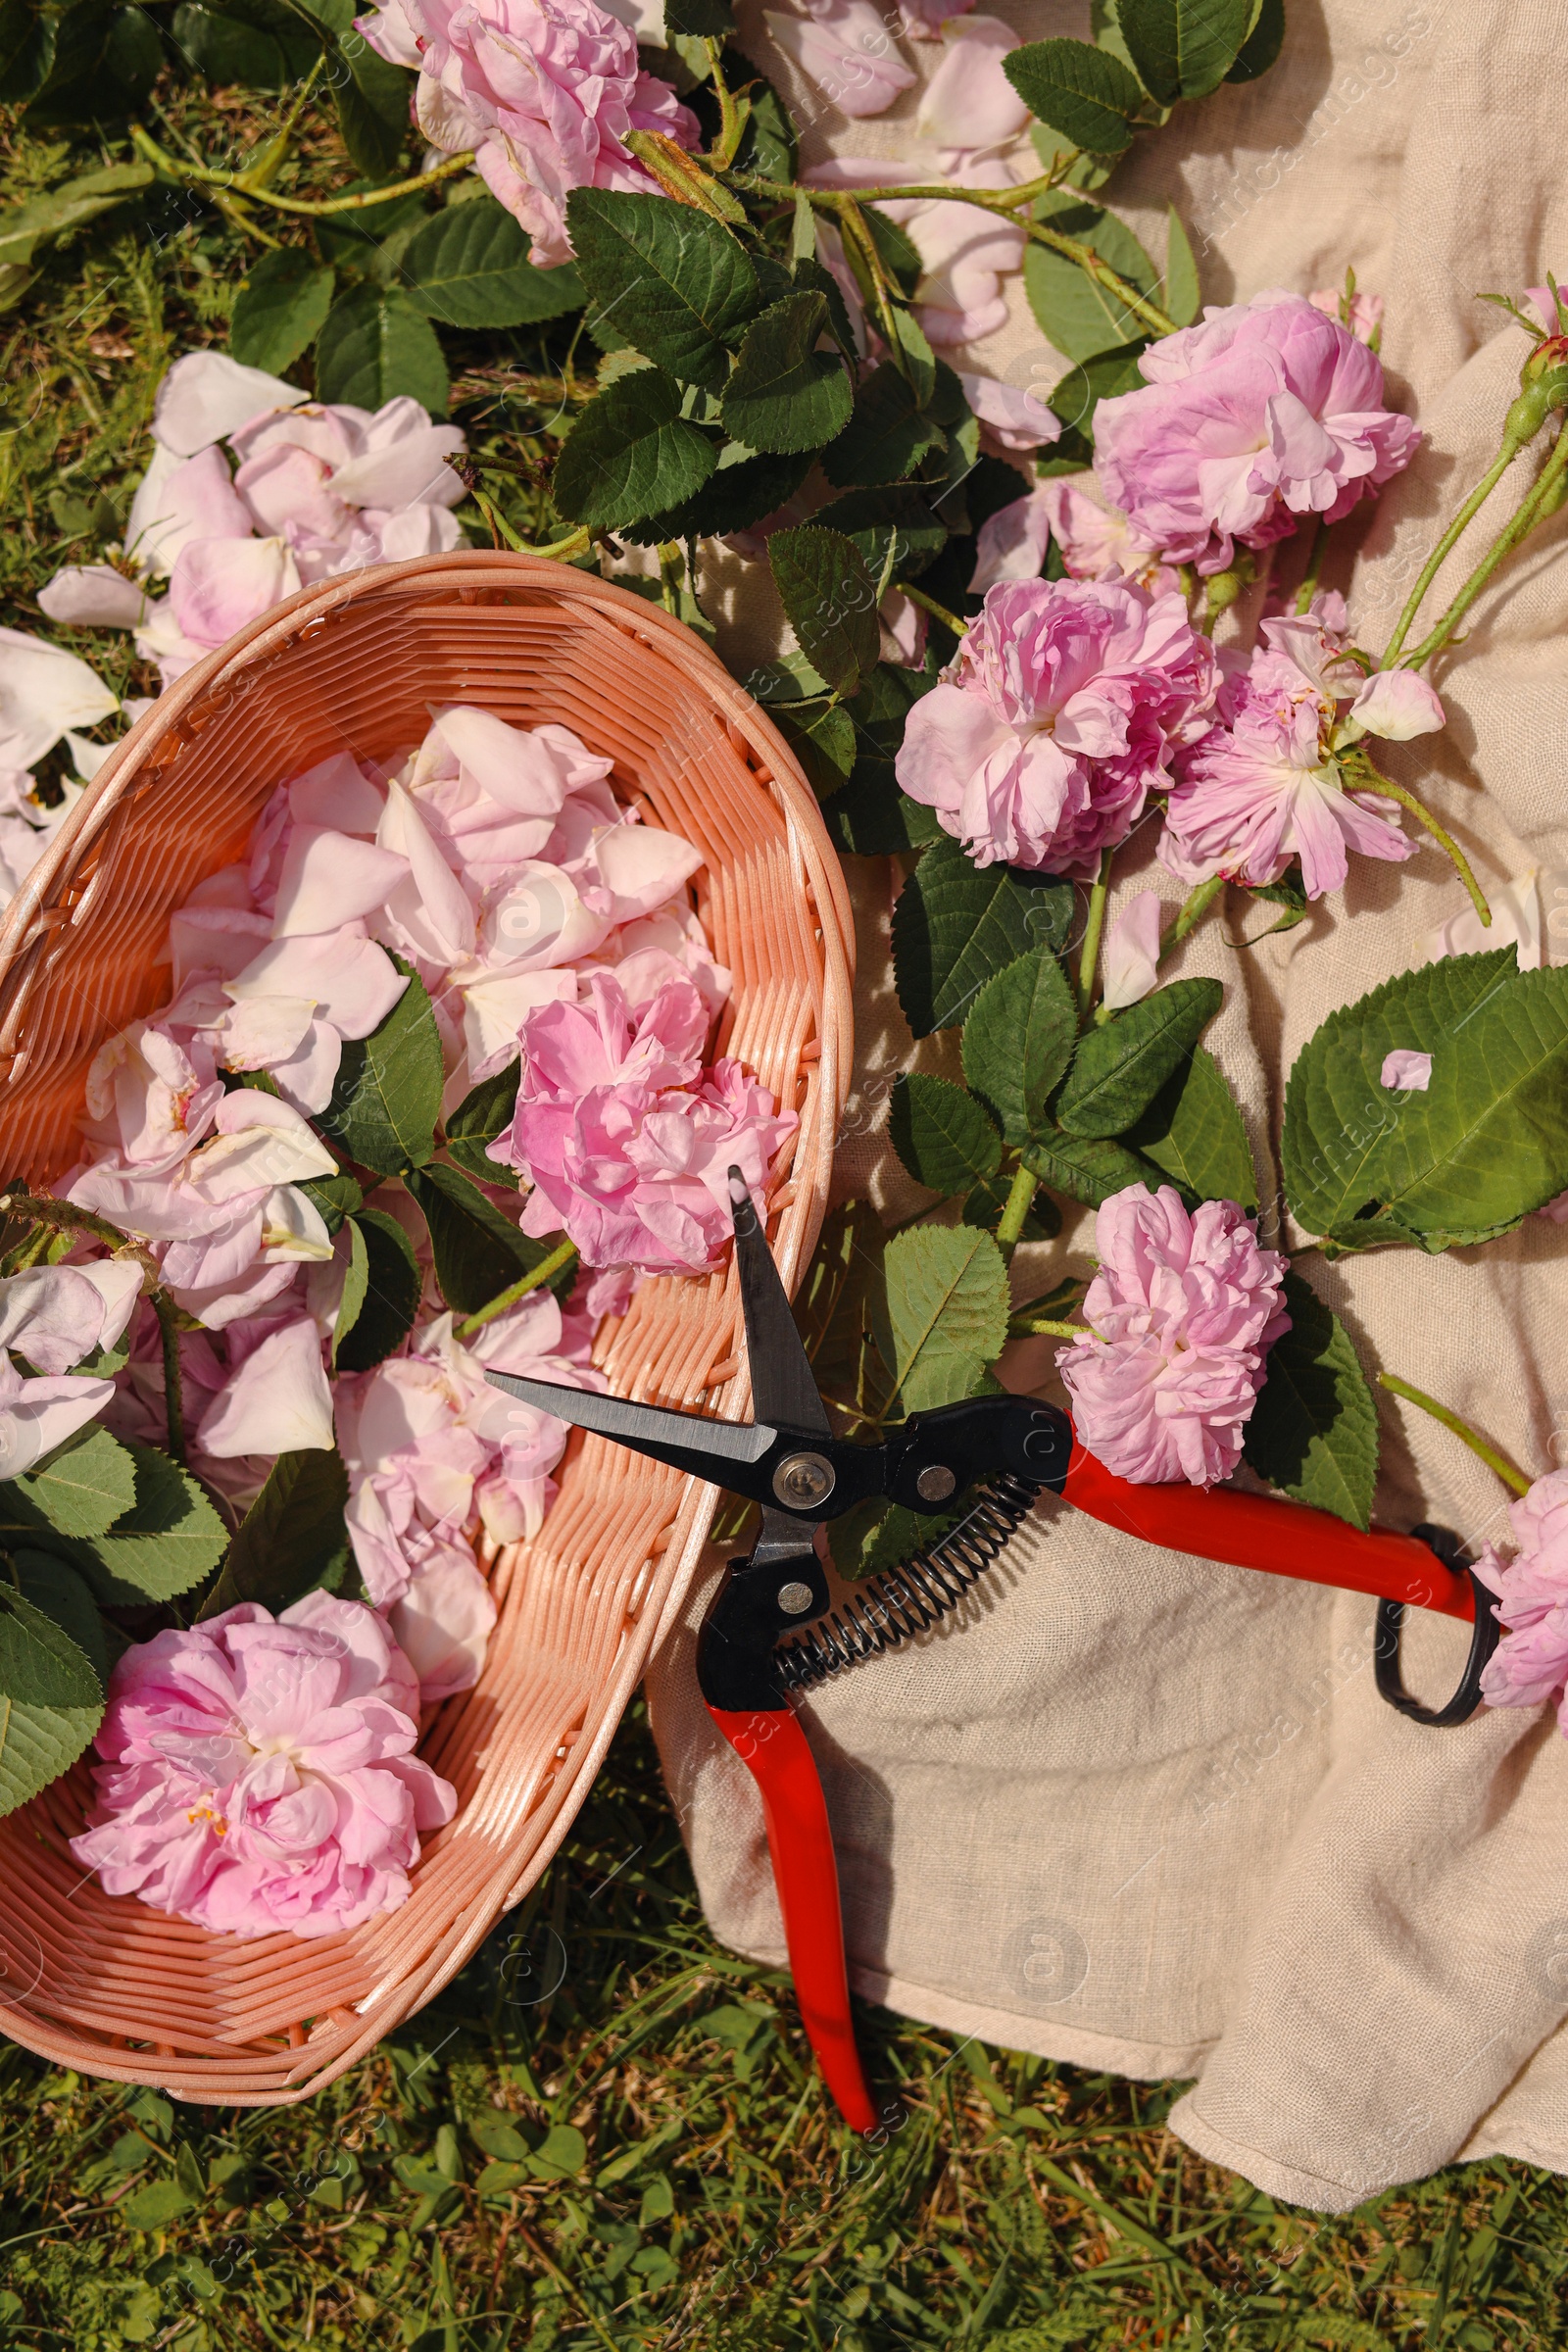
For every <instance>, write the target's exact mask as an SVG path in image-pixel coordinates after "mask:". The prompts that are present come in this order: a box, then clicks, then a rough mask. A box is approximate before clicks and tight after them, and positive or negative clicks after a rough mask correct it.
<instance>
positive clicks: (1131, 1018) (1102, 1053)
mask: <svg viewBox="0 0 1568 2352" xmlns="http://www.w3.org/2000/svg"><path fill="white" fill-rule="evenodd" d="M1224 994H1225V992H1224V990H1223V989H1222V988H1221V986H1220V984H1219V982H1218V981H1217V980H1173V981H1172V982H1171V983H1170V985H1169V986H1168V987H1167V988H1161V989H1158V990H1156V991H1155V993H1154V995H1153V996H1152V997H1145V999H1144V1001H1143V1003H1142V1004H1141V1005H1129V1006H1128V1007H1127V1009H1126V1011H1125V1012H1118V1013H1117V1014H1116V1015H1115V1016H1114V1017H1113V1018H1112V1019H1111V1020H1108V1021H1106V1022H1105V1023H1103V1026H1100V1027H1097V1028H1094V1029H1091V1030H1090V1031H1089V1033H1088V1034H1087V1036H1086V1037H1085V1038H1084V1040H1083V1042H1082V1044H1081V1045H1080V1046H1079V1048H1078V1054H1077V1058H1076V1059H1075V1061H1074V1063H1073V1067H1072V1075H1071V1077H1070V1078H1069V1079H1068V1081H1067V1083H1066V1086H1065V1087H1064V1088H1063V1089H1062V1096H1061V1101H1060V1103H1058V1105H1057V1113H1056V1115H1057V1117H1058V1118H1059V1120H1060V1122H1061V1124H1062V1126H1063V1127H1064V1128H1065V1129H1066V1130H1067V1132H1068V1134H1069V1135H1081V1136H1097V1137H1099V1136H1112V1135H1121V1134H1122V1133H1124V1132H1125V1130H1126V1129H1127V1128H1129V1127H1130V1126H1131V1125H1132V1124H1133V1121H1134V1120H1135V1119H1137V1118H1139V1117H1140V1116H1141V1115H1142V1113H1143V1112H1144V1111H1146V1110H1147V1109H1148V1108H1149V1105H1150V1103H1152V1101H1153V1099H1154V1097H1155V1096H1156V1095H1157V1094H1158V1092H1159V1090H1160V1088H1161V1087H1162V1086H1163V1085H1164V1084H1165V1081H1166V1079H1167V1078H1169V1077H1171V1076H1172V1074H1173V1073H1174V1072H1175V1071H1176V1070H1178V1069H1179V1068H1180V1067H1181V1065H1182V1063H1183V1062H1184V1061H1185V1060H1186V1058H1187V1056H1188V1054H1190V1053H1191V1052H1192V1050H1193V1048H1194V1046H1196V1045H1197V1043H1198V1040H1199V1038H1200V1036H1201V1034H1202V1031H1203V1029H1204V1027H1205V1026H1206V1025H1207V1023H1208V1022H1209V1021H1211V1020H1212V1019H1213V1017H1214V1015H1215V1013H1216V1012H1218V1010H1219V1008H1220V1004H1221V1001H1222V999H1223V997H1224Z"/></svg>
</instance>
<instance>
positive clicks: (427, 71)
mask: <svg viewBox="0 0 1568 2352" xmlns="http://www.w3.org/2000/svg"><path fill="white" fill-rule="evenodd" d="M357 25H358V29H359V30H360V31H361V32H362V33H363V34H364V35H365V37H366V39H367V40H368V42H369V44H370V47H371V48H372V49H375V50H378V51H379V52H380V54H381V56H383V57H386V58H390V59H391V60H392V62H393V64H394V65H403V66H416V67H417V69H418V74H419V78H418V81H417V84H416V85H415V111H416V114H417V119H418V123H419V128H420V129H421V130H422V131H423V133H424V135H425V137H426V138H427V139H428V140H429V142H430V144H431V146H432V147H436V148H439V149H440V150H441V151H442V152H443V153H445V154H448V155H456V154H461V153H462V152H463V151H464V149H466V148H469V147H472V148H476V149H477V150H478V156H477V160H476V162H475V164H474V170H475V171H476V172H478V173H479V174H480V176H481V177H482V179H483V180H484V182H485V185H486V186H487V187H488V188H489V190H490V193H491V194H492V195H493V196H494V197H495V198H496V199H497V201H498V202H499V203H501V204H504V205H505V206H506V208H507V210H508V212H509V213H512V214H513V215H514V216H515V218H516V219H517V220H518V221H521V223H522V225H523V227H524V228H525V229H526V230H527V231H528V234H529V237H530V239H531V240H532V250H531V255H530V259H531V260H532V261H533V262H534V263H535V264H536V266H537V267H538V268H539V269H541V270H550V269H554V268H555V267H557V265H558V264H560V263H562V262H564V261H569V260H570V258H571V246H570V243H569V242H568V240H567V236H566V198H567V197H568V196H569V195H570V193H571V191H572V189H573V188H625V189H628V190H630V191H631V192H632V193H634V194H642V195H658V194H660V193H662V191H661V189H660V186H659V182H658V181H657V180H656V179H654V178H653V177H652V176H651V174H650V173H648V172H645V171H644V170H643V168H642V166H641V164H639V163H638V162H637V160H636V158H635V157H634V156H633V155H632V153H631V150H630V149H629V148H628V147H627V146H626V144H625V137H626V133H627V131H628V130H654V131H661V132H662V133H663V135H664V136H665V137H666V138H669V139H673V140H674V141H675V143H676V144H677V145H678V146H681V147H696V146H697V145H698V144H699V142H700V139H701V136H702V134H701V131H700V129H699V126H698V123H697V118H696V116H695V115H694V114H693V113H692V112H691V110H690V108H689V107H684V106H682V105H681V103H680V101H679V99H678V98H677V97H676V96H675V93H674V91H673V90H672V89H671V87H670V85H669V83H668V82H667V81H661V80H660V79H659V77H658V76H657V75H656V74H653V73H643V71H642V70H641V68H640V67H639V65H638V63H637V39H636V35H635V33H634V32H633V31H632V30H631V28H630V26H629V25H622V24H620V23H618V22H617V20H616V19H615V18H614V17H612V16H608V15H607V14H606V13H605V11H604V10H603V9H602V8H599V7H596V6H595V4H594V0H386V5H384V6H382V7H379V8H375V9H372V10H371V12H370V14H369V15H368V16H365V17H361V18H359V19H358V20H357Z"/></svg>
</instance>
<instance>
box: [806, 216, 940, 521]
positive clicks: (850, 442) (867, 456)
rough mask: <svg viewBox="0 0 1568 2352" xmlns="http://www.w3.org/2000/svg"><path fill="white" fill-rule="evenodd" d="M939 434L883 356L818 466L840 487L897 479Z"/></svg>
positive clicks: (932, 446) (933, 446)
mask: <svg viewBox="0 0 1568 2352" xmlns="http://www.w3.org/2000/svg"><path fill="white" fill-rule="evenodd" d="M866 218H867V219H868V220H869V218H870V215H869V214H867V215H866ZM942 439H943V432H942V427H941V425H940V424H939V423H938V422H937V420H936V418H935V417H934V416H933V415H932V414H931V412H930V410H929V409H927V408H925V407H923V406H922V405H921V403H920V400H919V398H918V396H917V394H916V392H915V389H914V387H913V385H912V384H911V383H910V382H909V380H908V378H907V376H905V375H903V374H901V373H900V371H899V369H898V368H895V367H894V365H893V363H892V361H891V360H885V361H884V362H883V363H882V366H881V367H880V368H876V369H875V370H874V371H873V372H872V373H871V374H870V375H868V376H867V378H866V380H865V382H864V383H863V384H862V385H861V386H860V388H859V390H858V392H857V394H856V395H855V413H854V415H853V416H852V417H850V420H849V422H848V423H847V424H846V425H845V428H844V430H843V431H842V432H841V433H840V434H839V437H838V439H837V440H836V441H835V442H834V443H833V445H832V447H831V448H829V449H825V450H824V451H823V453H822V470H823V472H824V473H825V474H826V475H827V478H828V480H829V481H830V482H832V483H833V484H834V486H835V487H836V488H838V489H841V490H847V489H848V488H850V486H851V485H852V484H866V485H871V486H875V485H879V484H881V483H884V482H902V481H903V480H905V479H906V477H907V475H909V474H911V473H913V471H914V469H915V467H916V466H918V465H919V464H920V462H921V460H922V459H923V458H924V457H925V456H926V455H927V454H928V453H929V452H930V451H931V450H933V449H937V448H940V446H941V444H942Z"/></svg>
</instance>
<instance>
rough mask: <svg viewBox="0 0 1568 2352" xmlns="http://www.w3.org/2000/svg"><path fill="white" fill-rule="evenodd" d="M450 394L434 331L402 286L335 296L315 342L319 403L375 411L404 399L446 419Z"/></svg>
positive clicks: (355, 289)
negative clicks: (401, 396) (389, 402)
mask: <svg viewBox="0 0 1568 2352" xmlns="http://www.w3.org/2000/svg"><path fill="white" fill-rule="evenodd" d="M448 389H449V387H448V383H447V364H446V361H445V360H444V359H443V358H442V357H441V346H440V344H439V343H438V342H437V341H436V337H435V329H434V328H433V327H432V326H431V324H430V321H429V319H426V317H425V316H424V314H423V312H422V311H419V310H417V309H416V308H415V306H414V304H413V303H412V302H411V301H410V299H409V297H408V295H407V294H405V293H404V291H403V289H402V287H401V286H377V285H372V284H370V283H368V282H366V283H364V284H361V285H357V286H351V287H350V288H349V290H348V292H347V293H346V294H341V295H339V297H338V299H337V301H336V302H334V303H333V305H332V308H331V309H330V310H329V311H328V312H327V315H326V319H325V323H324V324H323V325H322V328H321V331H320V334H319V337H318V338H317V345H316V392H317V398H318V399H319V400H323V401H343V402H347V403H349V404H350V405H351V406H353V407H355V408H361V409H379V408H381V407H383V406H384V405H385V403H386V402H387V401H389V400H394V399H396V398H397V396H398V395H399V394H400V393H407V394H408V396H409V398H410V399H411V400H417V401H418V403H419V405H420V406H421V408H425V409H428V410H429V412H430V415H431V416H432V417H444V416H445V415H446V412H447V393H448Z"/></svg>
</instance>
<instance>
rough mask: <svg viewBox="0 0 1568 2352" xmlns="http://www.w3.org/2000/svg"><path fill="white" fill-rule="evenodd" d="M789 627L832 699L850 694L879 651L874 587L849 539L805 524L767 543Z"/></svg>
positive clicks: (865, 673)
mask: <svg viewBox="0 0 1568 2352" xmlns="http://www.w3.org/2000/svg"><path fill="white" fill-rule="evenodd" d="M767 557H768V562H769V564H771V565H772V569H773V580H774V584H775V586H776V587H777V589H778V592H779V597H780V599H781V601H782V603H783V606H784V611H785V613H787V614H788V616H789V621H790V626H791V627H792V628H793V629H794V631H795V634H796V636H797V637H798V638H799V639H800V642H801V650H802V651H803V653H805V655H806V657H807V659H808V660H809V662H812V663H814V665H815V667H816V668H817V669H818V670H819V671H820V672H821V674H822V677H823V678H824V680H825V681H826V683H827V684H828V685H829V686H831V687H832V688H833V690H834V692H835V693H837V694H854V693H855V691H856V689H857V688H858V685H859V683H860V680H861V679H862V678H863V677H865V676H866V675H867V674H868V673H869V672H870V671H871V670H873V669H875V667H876V664H877V657H878V654H879V652H880V649H881V631H880V628H879V625H878V622H877V616H876V582H875V581H874V580H873V579H872V577H871V574H870V573H869V571H868V570H867V569H866V566H865V559H864V557H863V556H862V555H861V553H860V551H859V549H858V547H857V546H856V544H855V542H854V541H853V539H846V538H845V537H844V535H843V533H842V532H840V531H825V530H823V529H822V528H821V526H820V524H817V523H808V524H806V525H805V526H804V527H803V528H802V529H800V530H795V531H775V532H774V533H773V535H772V537H771V538H770V539H769V541H768V543H767Z"/></svg>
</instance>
